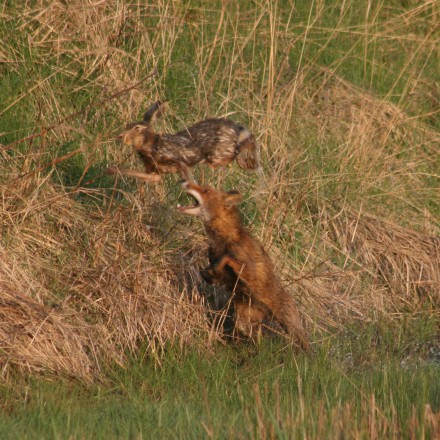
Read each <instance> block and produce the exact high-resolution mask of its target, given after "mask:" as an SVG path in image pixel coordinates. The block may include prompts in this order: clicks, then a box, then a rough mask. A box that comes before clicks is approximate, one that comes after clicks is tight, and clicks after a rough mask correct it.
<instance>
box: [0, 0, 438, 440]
mask: <svg viewBox="0 0 440 440" xmlns="http://www.w3.org/2000/svg"><path fill="white" fill-rule="evenodd" d="M0 41H1V44H0V161H1V166H0V218H1V223H0V224H1V228H2V234H1V241H0V367H1V370H0V371H1V378H2V385H1V388H0V396H1V398H0V408H1V409H2V411H1V413H0V436H1V437H2V438H33V437H35V438H41V437H46V438H50V437H53V438H67V437H69V438H70V437H73V438H76V437H80V438H82V437H91V438H108V437H109V436H110V437H130V438H142V437H152V438H153V437H154V438H170V437H175V438H201V437H212V438H227V437H232V438H299V437H303V438H317V439H319V438H373V439H374V438H385V437H387V438H439V436H440V364H439V362H440V330H439V329H440V325H439V324H440V313H439V303H440V238H439V236H440V234H439V230H440V198H439V197H438V194H439V186H440V185H439V183H440V154H439V145H440V118H439V111H440V110H439V109H440V83H439V72H440V51H439V42H440V3H439V2H438V1H436V0H434V1H415V0H390V1H380V0H379V1H372V0H368V1H365V0H343V1H321V0H315V1H311V2H296V1H291V0H278V1H265V0H259V1H257V0H256V1H251V0H243V1H239V2H238V1H232V0H230V1H226V0H225V1H195V0H188V1H186V0H159V1H155V2H141V1H139V2H120V1H116V0H109V1H102V0H91V1H88V2H83V1H79V0H72V1H69V2H65V1H61V0H60V1H55V2H53V1H46V0H32V1H26V2H21V3H20V2H13V1H7V0H3V1H2V2H0ZM157 99H168V100H170V106H169V112H168V114H167V115H166V117H165V118H164V119H163V120H162V121H160V122H159V123H158V124H157V127H158V131H162V132H172V131H175V130H178V129H182V128H183V127H185V126H187V125H190V124H192V123H194V122H196V121H199V120H200V119H203V118H205V117H208V116H226V117H229V118H231V119H234V120H237V121H240V122H242V123H245V124H246V125H247V126H248V127H249V128H250V129H251V130H252V132H253V133H255V135H256V136H257V138H258V140H259V142H260V143H261V147H262V163H263V169H264V173H263V175H258V174H252V173H246V172H243V171H242V170H240V169H239V168H238V167H237V166H236V165H233V166H232V167H231V168H229V169H228V170H227V171H216V172H212V171H210V170H207V169H204V168H203V167H198V168H197V169H196V170H195V174H196V177H197V179H198V180H199V181H201V182H204V183H207V184H210V185H215V186H218V185H219V186H221V187H223V188H225V189H232V188H234V189H239V190H240V191H241V192H242V193H243V194H244V195H245V202H244V203H243V205H242V208H241V209H242V213H243V219H244V221H245V223H246V224H247V225H248V226H249V228H250V229H251V230H252V232H253V234H254V235H255V236H257V237H258V238H259V239H260V240H261V241H262V242H263V244H264V246H265V248H266V249H268V251H269V253H270V255H271V256H272V258H273V260H274V262H275V264H276V269H277V272H278V274H279V275H280V276H281V277H282V278H283V280H284V281H285V284H286V286H287V288H288V289H289V290H290V291H291V293H292V295H294V297H295V300H296V301H297V303H298V306H299V309H300V311H301V313H302V316H303V320H304V323H305V325H306V327H307V330H308V333H309V335H310V338H311V340H312V342H313V351H314V353H313V354H310V355H304V354H295V353H292V352H291V350H289V349H287V348H286V347H284V344H283V341H278V340H265V341H263V343H262V344H261V346H259V347H253V346H251V345H248V344H245V343H243V344H240V345H238V346H231V345H229V344H228V343H226V342H225V340H224V338H223V337H222V331H221V326H219V325H218V322H219V320H213V317H214V316H215V315H216V314H217V311H216V310H217V309H218V307H219V305H221V304H220V303H221V300H222V298H224V293H222V292H221V291H216V290H214V289H213V288H208V287H207V286H206V285H205V284H204V283H203V282H202V280H201V279H200V276H199V273H198V268H199V267H200V266H202V265H203V264H205V261H206V256H205V255H206V244H205V238H204V232H203V228H202V225H201V223H200V222H199V221H198V220H197V219H189V218H187V217H185V218H183V216H179V215H178V213H176V212H175V210H174V206H175V205H176V204H177V202H178V201H180V202H182V201H183V200H184V196H182V194H181V190H180V187H179V185H178V184H177V183H178V179H177V178H176V176H167V177H166V178H165V179H164V182H163V183H161V184H159V185H151V184H150V185H146V184H143V183H139V182H134V181H132V180H119V179H116V180H115V179H114V178H113V177H111V176H108V175H106V174H105V169H106V168H107V167H108V166H110V165H115V164H116V165H121V166H131V167H133V168H136V167H139V166H140V165H139V163H138V161H137V159H136V157H135V156H134V155H133V152H132V151H130V149H129V148H127V147H123V146H122V145H120V144H119V143H118V142H116V141H115V136H116V135H117V134H118V132H119V131H120V130H121V129H122V128H123V127H124V125H125V124H126V123H129V122H133V121H135V120H139V119H140V118H141V115H142V114H143V111H145V109H146V108H147V107H148V106H149V105H150V104H151V103H152V102H153V101H155V100H157ZM207 311H209V313H208V312H207Z"/></svg>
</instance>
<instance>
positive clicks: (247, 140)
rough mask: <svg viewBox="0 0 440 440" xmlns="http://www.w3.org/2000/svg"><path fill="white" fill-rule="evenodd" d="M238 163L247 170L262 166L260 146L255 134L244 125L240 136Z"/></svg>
mask: <svg viewBox="0 0 440 440" xmlns="http://www.w3.org/2000/svg"><path fill="white" fill-rule="evenodd" d="M237 163H238V165H239V166H240V167H241V168H243V169H245V170H257V169H259V168H260V146H259V145H258V143H257V140H256V139H255V137H254V135H253V134H252V133H251V132H250V131H249V130H248V129H247V128H244V127H243V129H242V130H241V132H240V134H239V136H238V155H237Z"/></svg>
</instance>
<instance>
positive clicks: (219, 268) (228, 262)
mask: <svg viewBox="0 0 440 440" xmlns="http://www.w3.org/2000/svg"><path fill="white" fill-rule="evenodd" d="M226 267H230V268H231V269H232V271H233V272H234V273H235V275H236V276H237V277H239V278H241V279H242V280H243V281H246V265H245V264H244V263H242V262H241V261H238V260H236V259H235V258H234V257H231V256H230V255H227V254H226V255H223V256H222V257H221V258H220V259H219V260H218V261H217V262H216V263H213V264H211V265H210V266H208V267H207V268H206V269H203V270H201V271H200V274H201V275H202V277H203V279H204V280H205V281H206V282H208V283H210V284H219V283H220V282H221V280H222V278H223V274H224V272H225V269H226Z"/></svg>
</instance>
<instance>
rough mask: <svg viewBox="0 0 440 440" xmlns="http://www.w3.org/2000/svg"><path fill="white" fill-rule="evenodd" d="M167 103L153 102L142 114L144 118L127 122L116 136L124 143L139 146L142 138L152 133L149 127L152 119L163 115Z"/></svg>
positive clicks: (152, 121) (154, 119)
mask: <svg viewBox="0 0 440 440" xmlns="http://www.w3.org/2000/svg"><path fill="white" fill-rule="evenodd" d="M166 107H167V103H166V101H165V102H162V101H157V102H155V103H154V104H153V105H152V106H151V107H150V108H149V109H148V110H147V111H146V113H145V114H144V119H143V120H142V121H139V122H132V123H131V124H128V125H127V126H126V127H125V129H124V131H123V132H122V133H121V134H120V135H119V136H118V137H117V138H118V139H121V140H122V142H123V143H124V144H125V145H130V146H132V147H136V146H140V145H142V143H143V142H144V139H145V138H146V137H148V136H151V135H152V134H153V135H154V132H153V130H152V128H151V126H152V124H153V123H154V121H156V119H157V118H159V117H160V116H162V115H163V113H164V111H165V109H166Z"/></svg>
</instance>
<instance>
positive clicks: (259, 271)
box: [179, 182, 309, 350]
mask: <svg viewBox="0 0 440 440" xmlns="http://www.w3.org/2000/svg"><path fill="white" fill-rule="evenodd" d="M183 188H184V189H185V191H186V192H187V193H188V194H190V195H191V196H193V197H194V198H195V199H196V200H197V201H198V204H197V205H195V206H193V207H184V208H179V210H180V212H182V213H185V214H192V215H196V216H199V217H201V218H202V220H203V221H204V224H205V229H206V233H207V235H208V241H209V261H210V266H209V267H207V268H206V269H204V270H202V271H201V274H202V276H203V278H204V279H205V280H206V281H207V282H209V283H212V284H223V285H225V286H226V287H227V288H228V289H230V290H231V291H232V292H233V294H234V297H233V303H234V306H235V329H236V331H238V332H239V333H241V334H243V335H245V336H248V337H249V336H252V334H253V333H255V332H258V330H259V328H260V327H261V325H262V323H263V322H264V321H270V320H272V319H274V320H275V321H277V322H278V323H279V324H280V325H281V326H282V327H283V328H284V330H285V331H286V332H287V333H288V335H289V336H290V337H291V338H293V339H296V341H297V342H299V344H300V345H301V347H302V348H303V349H305V350H307V349H308V348H309V344H308V341H307V337H306V334H305V331H304V328H303V326H302V323H301V319H300V317H299V314H298V311H297V308H296V305H295V303H294V301H293V298H292V296H291V295H290V294H289V293H288V292H287V291H286V290H285V289H284V288H283V286H282V284H281V281H280V280H279V278H278V277H276V275H275V273H274V267H273V264H272V261H271V260H270V258H269V256H268V254H267V253H266V251H265V250H264V248H263V247H262V245H261V244H260V243H259V242H258V241H257V240H256V239H255V238H253V237H252V236H251V235H250V234H249V232H248V231H247V230H246V228H245V227H244V226H243V225H242V223H241V220H240V215H239V212H238V210H237V208H236V206H235V205H237V204H238V203H239V202H240V201H241V196H240V194H238V193H237V192H229V193H228V192H222V191H217V190H215V189H213V188H210V187H203V186H199V185H197V184H196V183H194V182H185V183H184V184H183Z"/></svg>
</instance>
